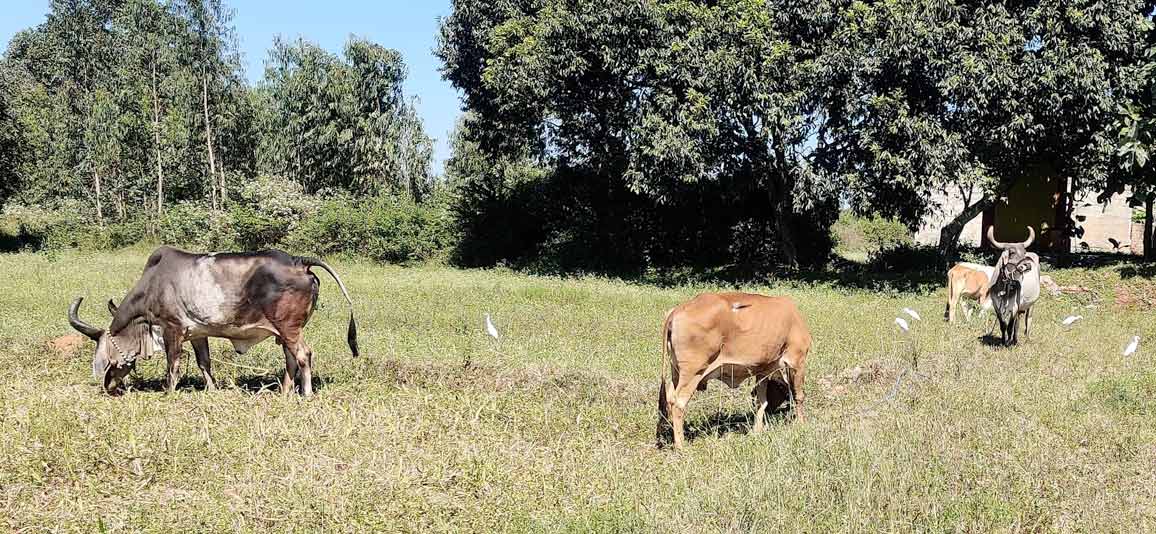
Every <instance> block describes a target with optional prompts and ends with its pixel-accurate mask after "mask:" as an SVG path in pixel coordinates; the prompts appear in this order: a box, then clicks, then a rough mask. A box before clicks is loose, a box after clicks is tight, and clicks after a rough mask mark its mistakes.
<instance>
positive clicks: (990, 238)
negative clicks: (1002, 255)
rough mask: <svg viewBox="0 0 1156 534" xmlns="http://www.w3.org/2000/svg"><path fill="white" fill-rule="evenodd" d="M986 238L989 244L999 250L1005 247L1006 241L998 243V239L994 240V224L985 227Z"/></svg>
mask: <svg viewBox="0 0 1156 534" xmlns="http://www.w3.org/2000/svg"><path fill="white" fill-rule="evenodd" d="M987 240H988V241H991V245H992V246H993V247H995V248H998V249H1000V250H1004V249H1006V248H1007V243H1000V242H999V241H996V240H995V226H988V227H987Z"/></svg>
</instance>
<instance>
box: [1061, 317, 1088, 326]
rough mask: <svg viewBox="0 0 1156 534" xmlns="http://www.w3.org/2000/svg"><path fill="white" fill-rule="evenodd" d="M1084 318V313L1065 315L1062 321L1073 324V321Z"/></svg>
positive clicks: (1064, 323) (1068, 324)
mask: <svg viewBox="0 0 1156 534" xmlns="http://www.w3.org/2000/svg"><path fill="white" fill-rule="evenodd" d="M1083 318H1084V316H1083V315H1069V316H1067V317H1065V318H1064V320H1063V321H1061V322H1062V323H1063V325H1064V326H1071V325H1072V323H1074V322H1076V321H1079V320H1080V319H1083Z"/></svg>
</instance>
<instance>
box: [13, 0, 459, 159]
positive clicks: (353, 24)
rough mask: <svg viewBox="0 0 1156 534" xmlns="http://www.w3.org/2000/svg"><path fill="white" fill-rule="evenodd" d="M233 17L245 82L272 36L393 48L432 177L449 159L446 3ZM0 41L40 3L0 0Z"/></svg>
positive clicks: (240, 10)
mask: <svg viewBox="0 0 1156 534" xmlns="http://www.w3.org/2000/svg"><path fill="white" fill-rule="evenodd" d="M226 2H227V4H228V5H229V6H230V7H232V8H233V10H234V11H235V15H236V16H235V17H234V19H233V22H234V24H235V26H236V28H237V37H238V39H239V40H240V45H241V52H242V53H243V54H244V58H245V69H246V74H247V75H248V78H249V81H251V82H255V81H257V80H260V79H261V76H262V74H263V72H264V69H265V57H266V55H267V54H266V53H267V52H268V50H269V47H270V46H271V45H272V44H273V36H275V35H282V36H285V37H287V38H294V37H297V36H301V37H304V38H305V39H308V40H310V41H313V42H315V43H318V44H319V45H321V46H322V47H324V48H325V49H326V50H330V51H333V52H336V53H338V54H340V53H341V50H342V48H343V47H344V45H345V41H346V39H348V38H349V35H350V34H356V35H359V36H362V37H365V38H367V39H370V40H371V41H374V42H376V43H379V44H382V45H384V46H387V47H389V48H394V49H397V50H398V51H400V52H401V54H402V56H403V57H404V58H405V62H406V65H407V66H408V67H409V77H408V78H407V80H406V84H405V92H406V95H407V96H416V97H417V98H418V112H419V113H421V116H422V119H424V120H425V127H426V132H427V133H428V134H429V135H430V136H431V137H433V138H434V139H435V140H436V148H435V151H434V170H435V172H439V173H440V172H441V169H442V163H443V162H444V161H445V159H446V158H448V157H449V143H448V140H449V134H450V132H451V131H452V130H453V127H454V121H455V120H457V117H458V114H459V113H460V106H461V104H460V102H459V99H458V94H457V92H456V91H455V90H454V88H453V87H451V86H450V84H449V83H448V82H445V81H443V80H442V79H441V75H440V74H438V67H439V66H440V65H441V63H440V62H439V61H438V59H437V58H436V57H434V55H433V52H432V50H433V47H434V45H435V44H436V43H437V38H436V34H437V18H438V17H439V16H447V15H449V11H450V5H449V1H448V0H433V1H430V0H414V1H408V0H387V1H374V0H323V1H319V2H318V1H293V2H284V1H277V0H226ZM0 4H3V7H0V41H2V42H3V46H2V47H0V48H4V49H6V48H7V43H8V40H9V39H11V37H12V35H13V34H15V33H16V32H17V31H20V30H22V29H24V28H28V27H30V26H35V25H37V24H40V23H41V22H43V21H44V16H45V14H46V13H47V11H48V1H47V0H0Z"/></svg>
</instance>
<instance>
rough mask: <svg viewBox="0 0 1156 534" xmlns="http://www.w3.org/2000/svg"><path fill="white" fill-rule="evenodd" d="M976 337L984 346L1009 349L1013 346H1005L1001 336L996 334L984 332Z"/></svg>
mask: <svg viewBox="0 0 1156 534" xmlns="http://www.w3.org/2000/svg"><path fill="white" fill-rule="evenodd" d="M976 339H978V340H979V342H980V344H982V345H983V346H985V347H991V348H995V349H1011V348H1014V347H1015V345H1012V346H1011V347H1005V346H1004V344H1003V338H1002V337H1000V336H998V335H996V334H984V335H982V336H979V337H978V338H976ZM1021 343H1022V341H1021Z"/></svg>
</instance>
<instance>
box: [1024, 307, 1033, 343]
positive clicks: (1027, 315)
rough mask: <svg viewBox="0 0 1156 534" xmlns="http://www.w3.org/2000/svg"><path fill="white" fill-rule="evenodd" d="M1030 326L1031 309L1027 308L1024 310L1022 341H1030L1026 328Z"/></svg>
mask: <svg viewBox="0 0 1156 534" xmlns="http://www.w3.org/2000/svg"><path fill="white" fill-rule="evenodd" d="M1031 327H1032V309H1031V308H1028V310H1027V311H1025V312H1024V341H1031V339H1032V338H1031V336H1030V335H1028V330H1029V329H1030V328H1031Z"/></svg>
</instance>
